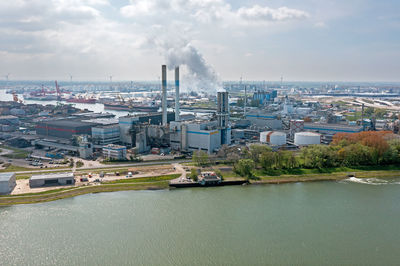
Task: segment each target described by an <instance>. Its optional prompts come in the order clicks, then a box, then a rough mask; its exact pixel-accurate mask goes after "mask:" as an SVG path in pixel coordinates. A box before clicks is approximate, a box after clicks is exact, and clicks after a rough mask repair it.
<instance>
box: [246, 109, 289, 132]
mask: <svg viewBox="0 0 400 266" xmlns="http://www.w3.org/2000/svg"><path fill="white" fill-rule="evenodd" d="M246 119H247V120H249V121H250V123H251V124H252V125H254V126H257V127H258V128H267V129H272V130H277V129H282V120H280V119H278V118H277V116H276V115H274V114H270V113H265V112H263V111H259V110H255V111H250V112H249V113H247V114H246Z"/></svg>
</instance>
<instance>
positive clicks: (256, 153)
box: [248, 144, 272, 164]
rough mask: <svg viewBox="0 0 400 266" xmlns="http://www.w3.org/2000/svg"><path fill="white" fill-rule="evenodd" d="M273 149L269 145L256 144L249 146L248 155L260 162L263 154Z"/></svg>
mask: <svg viewBox="0 0 400 266" xmlns="http://www.w3.org/2000/svg"><path fill="white" fill-rule="evenodd" d="M271 151H272V150H271V148H270V147H268V146H267V145H260V144H254V145H251V146H250V148H249V151H248V157H249V158H250V159H252V160H253V161H254V162H255V163H256V164H258V163H259V162H260V157H261V154H263V153H265V152H271Z"/></svg>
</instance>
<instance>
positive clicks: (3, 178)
mask: <svg viewBox="0 0 400 266" xmlns="http://www.w3.org/2000/svg"><path fill="white" fill-rule="evenodd" d="M16 184H17V183H16V178H15V173H0V194H9V193H11V192H12V191H13V189H14V187H15V186H16Z"/></svg>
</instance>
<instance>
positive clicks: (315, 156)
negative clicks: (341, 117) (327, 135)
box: [218, 131, 400, 178]
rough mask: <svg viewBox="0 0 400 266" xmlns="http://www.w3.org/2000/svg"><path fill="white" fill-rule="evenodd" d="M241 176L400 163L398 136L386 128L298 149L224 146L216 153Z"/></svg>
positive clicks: (340, 137) (335, 138) (262, 146)
mask: <svg viewBox="0 0 400 266" xmlns="http://www.w3.org/2000/svg"><path fill="white" fill-rule="evenodd" d="M218 156H219V157H220V158H224V159H225V161H226V162H227V163H232V164H233V165H234V171H235V172H236V173H237V174H239V175H240V176H244V177H248V178H252V177H253V172H254V169H255V168H261V169H264V170H265V171H268V170H271V169H273V170H279V169H294V168H318V169H322V168H333V167H341V166H346V167H358V166H378V165H391V164H400V140H399V136H398V135H394V134H393V133H392V132H389V131H368V132H360V133H351V134H336V135H335V136H334V138H333V141H332V143H331V144H330V145H311V146H307V147H303V148H302V149H301V150H300V151H284V150H278V151H273V150H272V149H271V148H270V147H268V146H266V145H251V146H250V147H248V148H247V147H241V148H237V147H234V148H230V147H223V148H222V149H221V150H220V152H219V153H218Z"/></svg>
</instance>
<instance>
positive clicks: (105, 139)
mask: <svg viewBox="0 0 400 266" xmlns="http://www.w3.org/2000/svg"><path fill="white" fill-rule="evenodd" d="M92 141H93V144H94V145H103V146H104V145H107V144H115V143H118V142H120V130H119V125H118V124H117V125H108V126H96V127H92Z"/></svg>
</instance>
